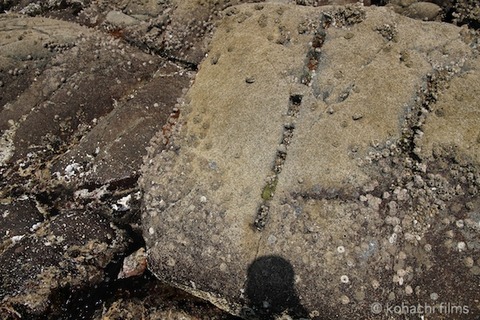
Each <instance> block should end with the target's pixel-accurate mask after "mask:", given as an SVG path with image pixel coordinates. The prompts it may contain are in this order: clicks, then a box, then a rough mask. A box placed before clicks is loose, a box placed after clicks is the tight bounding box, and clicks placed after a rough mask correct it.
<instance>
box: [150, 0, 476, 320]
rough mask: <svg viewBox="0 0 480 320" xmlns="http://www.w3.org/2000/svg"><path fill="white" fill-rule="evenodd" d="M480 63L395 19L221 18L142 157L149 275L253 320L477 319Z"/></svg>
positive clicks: (373, 13) (471, 50) (389, 15)
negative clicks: (428, 310) (429, 312)
mask: <svg viewBox="0 0 480 320" xmlns="http://www.w3.org/2000/svg"><path fill="white" fill-rule="evenodd" d="M478 61H479V60H478V57H477V51H476V42H475V41H474V40H472V38H471V36H470V35H469V34H468V31H467V30H466V29H461V28H458V27H455V26H452V25H447V24H442V23H436V22H428V23H427V22H421V21H416V20H413V19H409V18H406V17H403V16H400V15H397V14H395V13H394V12H393V11H391V10H389V9H387V8H375V7H369V8H366V7H361V6H359V7H356V6H353V7H328V6H327V7H318V8H311V7H310V8H309V7H301V6H293V5H284V4H273V3H265V4H255V5H254V4H252V5H241V6H236V7H232V8H229V9H227V11H225V18H224V19H223V20H222V22H221V23H220V24H219V26H218V28H217V31H216V33H215V35H214V37H213V41H212V43H211V45H210V50H209V54H208V58H207V59H205V60H204V62H203V63H202V64H201V65H200V68H199V72H198V74H197V76H196V79H195V83H194V85H193V86H192V87H191V89H190V90H189V92H188V94H187V95H186V97H185V99H184V101H183V103H182V105H181V106H180V107H179V109H178V112H177V113H175V114H174V115H173V116H171V118H170V122H169V123H170V126H168V128H165V127H164V129H163V130H162V131H161V132H158V133H157V136H156V137H155V138H154V139H153V140H152V142H151V144H152V146H151V147H150V148H149V151H148V152H149V154H148V156H147V157H146V159H145V165H144V168H143V176H142V178H141V184H142V186H143V189H144V191H145V197H144V211H145V212H144V215H143V227H144V237H145V239H146V243H147V248H148V259H149V268H150V269H151V270H152V271H153V272H154V273H155V274H156V276H157V277H158V278H160V279H161V280H164V281H167V282H169V283H172V284H174V285H176V286H178V287H181V288H183V289H186V290H188V291H190V292H192V293H193V294H195V295H197V296H200V297H203V298H206V299H208V300H210V301H212V302H213V303H215V304H216V305H218V306H220V307H221V308H223V309H225V310H228V311H230V312H231V313H234V314H237V315H241V316H243V317H245V318H259V319H273V318H274V316H279V315H281V314H289V315H290V316H291V317H293V318H313V319H332V318H341V319H343V318H345V319H353V318H359V319H370V318H371V319H388V318H389V317H395V316H399V312H404V313H405V311H404V310H405V309H403V311H402V310H400V311H399V309H398V307H396V306H400V308H401V306H402V305H403V306H407V308H408V307H409V306H418V305H421V306H431V307H433V306H437V307H438V306H440V305H446V304H449V305H450V306H452V305H455V306H459V308H460V309H458V310H460V311H459V312H457V311H455V312H456V313H455V314H453V315H452V314H451V313H452V312H451V310H452V309H451V308H450V309H449V310H450V311H449V312H450V314H447V315H445V312H443V313H444V314H442V312H439V313H438V314H436V315H435V316H439V317H438V319H443V318H442V317H443V316H445V317H444V318H445V319H446V318H449V319H474V318H475V317H476V316H478V315H479V312H480V311H479V301H478V297H479V296H480V288H479V287H478V286H477V285H476V284H477V283H478V279H479V278H478V277H479V274H480V261H479V259H480V254H479V245H480V243H479V240H478V239H479V237H478V235H479V231H480V216H479V214H478V212H479V211H478V210H479V209H480V199H479V196H478V188H479V187H480V173H479V167H478V166H479V160H480V159H479V158H478V150H479V149H478V147H479V139H478V136H479V133H480V131H479V130H480V129H479V126H478V123H480V118H479V116H480V115H479V110H480V105H479V103H478V101H477V100H476V99H475V98H474V97H475V96H476V95H475V89H474V90H472V89H471V88H472V87H475V88H476V87H478V81H479V80H480V79H479V76H478ZM469 88H470V89H469ZM452 101H454V103H453V102H452ZM440 279H441V280H440ZM409 310H411V309H409ZM455 310H457V308H455ZM417 313H418V312H417ZM439 314H440V315H439Z"/></svg>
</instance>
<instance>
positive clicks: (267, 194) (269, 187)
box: [253, 94, 303, 231]
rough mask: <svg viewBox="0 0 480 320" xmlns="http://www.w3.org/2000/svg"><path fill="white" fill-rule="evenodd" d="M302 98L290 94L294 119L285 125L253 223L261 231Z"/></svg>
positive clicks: (290, 105) (290, 110) (289, 113)
mask: <svg viewBox="0 0 480 320" xmlns="http://www.w3.org/2000/svg"><path fill="white" fill-rule="evenodd" d="M302 98H303V96H302V95H298V94H296V95H291V96H290V101H289V105H288V111H287V116H289V117H290V119H291V120H292V121H291V122H288V123H286V124H284V126H283V134H282V140H281V141H280V144H279V145H278V147H277V154H276V156H275V160H274V162H273V166H272V172H271V175H270V176H269V177H268V178H267V182H266V184H265V186H264V187H263V190H262V195H261V196H262V199H263V202H262V204H261V205H260V207H259V208H258V210H257V215H256V217H255V221H254V223H253V225H254V226H255V228H256V229H257V230H259V231H261V230H263V229H264V228H265V225H266V223H267V220H268V213H269V211H270V202H271V200H272V199H273V196H274V194H275V189H276V187H277V183H278V177H279V175H280V173H281V172H282V169H283V165H284V164H285V160H286V158H287V150H288V146H289V145H290V143H291V142H292V139H293V132H294V130H295V124H294V123H293V120H294V119H295V118H297V116H298V113H299V111H300V105H301V103H302Z"/></svg>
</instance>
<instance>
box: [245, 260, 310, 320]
mask: <svg viewBox="0 0 480 320" xmlns="http://www.w3.org/2000/svg"><path fill="white" fill-rule="evenodd" d="M294 279H295V273H294V271H293V267H292V265H291V264H290V262H288V261H287V260H285V259H284V258H282V257H280V256H275V255H271V256H263V257H260V258H258V259H255V261H253V262H252V264H251V265H250V266H249V268H248V273H247V285H246V289H245V295H246V298H247V299H248V302H249V303H248V306H247V307H245V308H244V309H243V316H244V317H245V318H247V319H260V320H273V319H275V316H279V315H282V314H288V315H289V316H290V317H291V318H292V319H301V318H304V319H309V317H308V312H307V311H306V310H305V309H304V307H303V306H302V305H301V304H300V300H299V298H298V296H297V293H296V291H295V287H294Z"/></svg>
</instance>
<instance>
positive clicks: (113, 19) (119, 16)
mask: <svg viewBox="0 0 480 320" xmlns="http://www.w3.org/2000/svg"><path fill="white" fill-rule="evenodd" d="M105 19H106V21H107V22H108V23H110V24H112V25H113V26H115V27H127V26H132V25H136V24H138V23H139V22H140V21H139V20H137V19H135V18H133V17H132V16H129V15H126V14H125V13H123V12H121V11H115V10H112V11H110V12H109V13H107V16H106V18H105Z"/></svg>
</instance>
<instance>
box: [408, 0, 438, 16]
mask: <svg viewBox="0 0 480 320" xmlns="http://www.w3.org/2000/svg"><path fill="white" fill-rule="evenodd" d="M440 12H442V8H440V6H438V5H436V4H435V3H430V2H423V1H422V2H415V3H412V4H411V5H409V6H408V7H407V8H406V9H405V10H404V11H403V14H404V15H406V16H407V17H410V18H414V19H419V20H426V21H433V20H435V19H436V18H437V17H438V15H439V14H440Z"/></svg>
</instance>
